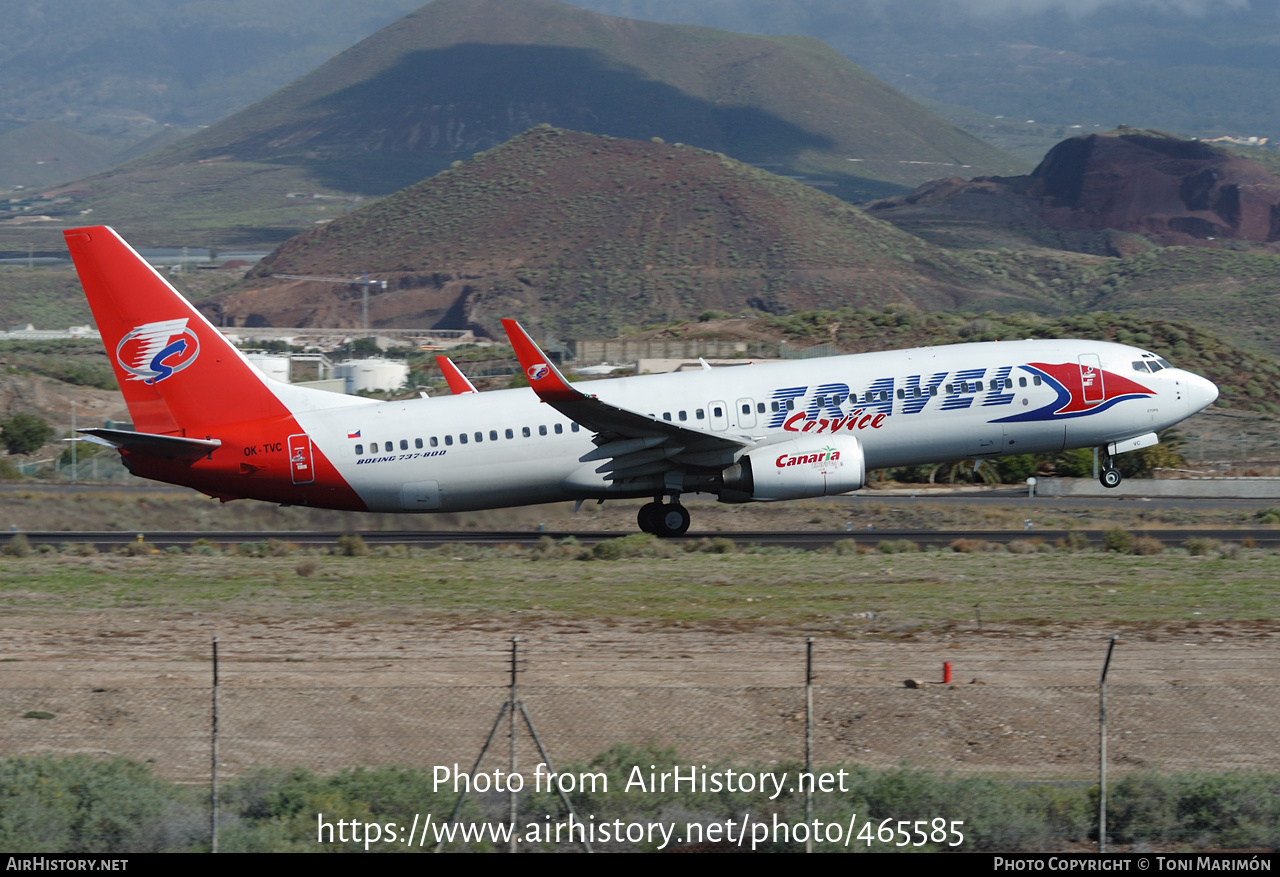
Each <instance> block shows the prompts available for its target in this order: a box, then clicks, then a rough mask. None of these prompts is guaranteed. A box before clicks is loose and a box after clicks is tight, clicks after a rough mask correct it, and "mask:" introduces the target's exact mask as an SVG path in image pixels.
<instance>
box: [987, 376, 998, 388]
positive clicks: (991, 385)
mask: <svg viewBox="0 0 1280 877" xmlns="http://www.w3.org/2000/svg"><path fill="white" fill-rule="evenodd" d="M987 389H988V390H998V389H1000V382H999V381H998V380H996V379H995V378H992V379H991V383H989V384H987Z"/></svg>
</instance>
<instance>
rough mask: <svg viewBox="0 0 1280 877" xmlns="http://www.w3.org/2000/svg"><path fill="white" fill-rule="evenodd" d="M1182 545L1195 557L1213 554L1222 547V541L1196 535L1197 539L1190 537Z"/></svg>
mask: <svg viewBox="0 0 1280 877" xmlns="http://www.w3.org/2000/svg"><path fill="white" fill-rule="evenodd" d="M1182 547H1183V548H1185V549H1187V553H1188V554H1190V555H1192V556H1194V557H1204V556H1205V555H1208V554H1212V553H1213V552H1215V551H1217V550H1218V549H1219V548H1221V547H1222V543H1221V542H1219V541H1218V540H1217V539H1204V538H1201V537H1196V538H1195V539H1188V540H1187V541H1186V542H1183V543H1182Z"/></svg>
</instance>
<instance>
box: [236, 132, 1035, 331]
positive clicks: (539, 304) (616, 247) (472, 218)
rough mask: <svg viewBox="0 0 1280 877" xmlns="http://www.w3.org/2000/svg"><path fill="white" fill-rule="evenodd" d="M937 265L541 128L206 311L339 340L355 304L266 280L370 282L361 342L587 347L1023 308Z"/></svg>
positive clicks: (854, 213)
mask: <svg viewBox="0 0 1280 877" xmlns="http://www.w3.org/2000/svg"><path fill="white" fill-rule="evenodd" d="M948 258H949V257H948V256H946V255H945V254H940V253H939V252H938V251H937V250H935V249H934V248H933V247H931V246H929V245H927V244H925V243H923V242H922V241H919V240H917V239H915V238H913V237H911V236H910V235H907V234H904V233H903V232H900V231H898V230H897V229H895V228H894V227H893V226H891V225H889V224H887V223H883V222H879V221H876V220H873V219H870V218H868V217H867V216H866V215H865V214H864V213H863V212H862V211H861V210H859V209H858V208H856V207H853V206H851V205H849V204H846V203H844V202H841V201H839V200H837V199H835V198H833V197H831V196H829V195H825V194H823V193H821V192H818V191H816V190H814V189H811V188H808V187H805V186H803V185H800V184H799V183H796V182H794V181H791V180H788V179H785V178H782V177H778V176H774V175H772V174H769V173H766V172H764V171H761V170H759V169H756V168H753V167H750V166H748V165H745V164H742V163H740V162H737V161H734V160H733V159H730V158H727V157H725V156H724V155H721V154H718V153H713V152H708V151H705V150H700V149H694V148H692V147H687V146H681V145H678V144H677V145H667V144H663V143H652V142H639V141H634V140H622V139H613V138H609V137H598V136H594V135H589V134H581V133H577V132H571V131H563V130H559V129H555V128H550V127H545V126H544V127H539V128H535V129H532V130H530V131H528V132H526V133H524V134H522V135H520V136H519V137H516V138H514V139H513V140H512V141H510V142H509V143H507V144H504V145H503V146H501V147H499V148H497V149H494V150H491V151H489V152H487V153H484V154H482V155H480V156H478V157H477V158H476V159H474V160H472V161H470V162H467V163H465V164H460V165H459V166H458V167H456V168H453V169H451V170H449V171H447V172H445V173H443V174H440V175H439V176H437V177H434V178H432V179H430V180H426V181H424V182H422V183H420V184H418V185H417V186H414V187H412V188H410V189H407V190H405V191H403V192H400V193H397V194H396V195H393V196H391V197H389V198H386V199H385V200H383V201H380V202H378V203H376V204H373V205H371V206H369V207H366V208H364V209H362V210H359V211H357V212H355V213H353V214H351V215H349V216H346V217H344V218H342V219H340V220H337V221H335V222H333V223H331V224H329V225H327V226H324V227H323V228H320V229H317V230H315V231H312V232H309V233H307V234H304V235H300V236H298V237H296V238H293V239H291V240H290V241H288V242H286V243H285V244H283V245H282V246H281V247H280V248H279V249H277V250H276V252H274V253H273V254H272V255H271V256H270V257H268V259H267V260H266V261H265V262H264V263H263V264H262V266H260V268H259V269H258V271H257V272H255V273H256V277H255V278H254V280H253V282H252V289H249V290H244V291H240V292H237V293H235V294H233V295H230V296H227V297H225V298H224V299H223V300H222V303H223V304H225V307H226V309H227V314H228V316H229V317H230V320H229V322H231V321H234V322H235V323H236V324H240V325H243V324H245V323H246V322H247V323H251V324H259V325H260V324H268V325H279V326H303V325H329V326H335V325H347V326H354V325H357V324H358V320H359V298H360V292H359V289H358V287H354V286H353V287H350V288H346V287H342V286H335V285H332V284H318V283H304V282H297V281H293V282H284V283H282V282H280V281H276V282H272V281H271V278H270V275H271V274H280V273H283V274H301V275H322V276H332V275H350V274H354V273H357V272H359V271H369V272H371V275H372V276H374V277H375V278H378V279H385V280H387V281H388V283H389V289H388V291H387V292H385V293H381V294H378V295H375V296H373V298H372V304H371V310H370V314H371V321H372V323H373V324H374V325H375V326H410V325H412V326H430V327H437V328H462V327H472V328H477V329H479V330H481V331H484V332H490V333H492V332H495V331H496V330H497V329H498V325H497V322H498V319H499V318H500V317H506V316H521V317H523V318H524V319H526V320H530V321H531V322H535V323H538V324H541V325H542V326H543V327H544V328H545V329H547V330H549V331H554V332H558V333H573V334H575V335H578V336H589V335H597V334H605V333H612V332H615V331H616V330H618V329H619V328H621V327H623V326H627V325H639V324H641V323H645V322H654V321H663V320H672V319H681V318H688V317H690V316H694V315H696V314H698V313H700V312H701V311H703V310H706V309H721V310H725V311H729V312H732V313H737V312H740V311H742V310H744V309H747V308H756V309H760V310H765V311H770V312H775V313H781V312H789V311H792V310H798V309H811V308H833V307H842V306H848V305H859V304H884V303H889V302H909V303H912V304H915V305H917V306H919V307H922V308H925V309H930V310H932V309H940V308H952V307H956V306H959V305H962V304H966V303H971V302H975V303H976V302H978V301H980V300H982V301H986V300H992V301H997V300H999V299H1002V298H1003V299H1005V300H1006V305H1005V306H1008V307H1015V306H1018V305H1019V304H1021V305H1022V306H1026V304H1027V303H1026V301H1025V298H1026V297H1027V293H1026V290H1025V288H1024V287H1021V286H1018V285H1017V284H1016V283H1013V282H1009V281H1006V282H1004V285H1003V286H1002V285H999V282H998V281H996V280H993V279H992V278H991V277H990V276H987V275H979V274H978V273H977V272H974V271H972V270H971V269H968V268H966V267H965V266H964V264H960V263H954V262H951V261H948ZM215 309H216V308H215Z"/></svg>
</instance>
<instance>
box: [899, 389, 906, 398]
mask: <svg viewBox="0 0 1280 877" xmlns="http://www.w3.org/2000/svg"><path fill="white" fill-rule="evenodd" d="M898 398H899V399H905V398H907V391H906V390H904V389H902V388H901V387H899V388H898Z"/></svg>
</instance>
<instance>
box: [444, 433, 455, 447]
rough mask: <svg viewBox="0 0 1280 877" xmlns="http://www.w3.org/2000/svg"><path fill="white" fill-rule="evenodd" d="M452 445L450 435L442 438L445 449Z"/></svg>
mask: <svg viewBox="0 0 1280 877" xmlns="http://www.w3.org/2000/svg"><path fill="white" fill-rule="evenodd" d="M452 444H453V436H451V435H447V436H445V437H444V445H445V447H446V448H447V447H449V446H450V445H452Z"/></svg>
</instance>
